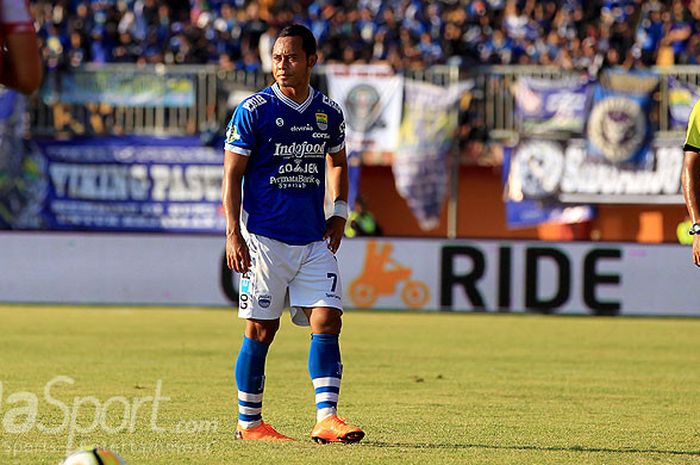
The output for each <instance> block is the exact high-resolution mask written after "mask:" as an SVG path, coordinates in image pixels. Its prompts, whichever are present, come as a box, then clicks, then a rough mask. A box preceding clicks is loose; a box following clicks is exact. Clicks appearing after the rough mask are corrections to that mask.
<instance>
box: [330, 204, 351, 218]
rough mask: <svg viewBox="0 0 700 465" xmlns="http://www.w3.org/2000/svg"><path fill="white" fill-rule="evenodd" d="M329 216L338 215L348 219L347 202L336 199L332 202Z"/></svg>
mask: <svg viewBox="0 0 700 465" xmlns="http://www.w3.org/2000/svg"><path fill="white" fill-rule="evenodd" d="M331 216H339V217H341V218H342V219H344V220H347V219H348V203H347V202H346V201H345V200H336V201H335V203H334V204H333V213H332V214H331Z"/></svg>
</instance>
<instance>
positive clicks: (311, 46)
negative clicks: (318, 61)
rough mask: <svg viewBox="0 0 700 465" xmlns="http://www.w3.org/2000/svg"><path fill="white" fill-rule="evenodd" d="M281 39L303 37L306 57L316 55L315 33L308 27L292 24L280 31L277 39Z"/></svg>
mask: <svg viewBox="0 0 700 465" xmlns="http://www.w3.org/2000/svg"><path fill="white" fill-rule="evenodd" d="M281 37H301V42H302V46H301V47H302V48H303V49H304V52H306V56H307V57H309V56H311V55H314V54H315V53H316V38H315V37H314V34H313V32H311V31H310V30H309V28H307V27H306V26H302V25H301V24H290V25H289V26H286V27H285V28H284V29H282V30H281V31H280V33H279V35H278V36H277V38H278V39H279V38H281Z"/></svg>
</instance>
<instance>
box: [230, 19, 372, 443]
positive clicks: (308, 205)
mask: <svg viewBox="0 0 700 465" xmlns="http://www.w3.org/2000/svg"><path fill="white" fill-rule="evenodd" d="M316 60H317V56H316V40H315V39H314V36H313V34H312V33H311V31H309V30H308V29H307V28H306V27H304V26H300V25H291V26H288V27H285V28H284V29H283V30H282V31H281V32H280V34H279V36H278V38H277V40H276V41H275V43H274V46H273V49H272V65H273V69H272V75H273V77H274V78H275V83H274V84H273V85H272V86H271V87H268V88H266V89H264V90H262V91H261V92H258V93H257V94H254V95H252V96H250V97H248V98H247V99H245V100H244V101H243V102H241V104H240V105H238V107H237V108H236V111H235V112H234V114H233V118H232V119H231V122H230V123H229V125H228V129H227V133H226V143H225V159H224V180H223V193H222V194H223V206H224V212H225V215H226V259H227V261H228V266H229V267H230V268H231V269H233V270H235V271H237V272H239V273H242V275H241V281H240V301H239V317H241V318H245V319H246V320H247V321H246V327H245V335H244V338H243V345H242V346H241V349H240V351H239V353H238V359H237V361H236V370H235V374H236V384H237V385H238V426H237V428H236V437H238V438H241V439H254V440H255V439H257V440H289V439H290V438H288V437H286V436H284V435H282V434H280V433H278V432H277V431H275V429H274V428H272V426H270V425H269V424H267V423H265V422H264V421H263V419H262V414H261V412H262V399H263V389H264V385H265V357H266V355H267V351H268V348H269V347H270V344H271V343H272V341H273V339H274V337H275V333H276V332H277V330H278V328H279V325H280V317H281V315H282V311H283V309H284V308H285V307H286V306H287V300H288V303H289V306H290V307H291V309H290V312H291V317H292V321H293V322H294V323H295V324H297V325H300V326H308V325H310V326H311V333H312V334H311V347H310V350H309V374H310V375H311V380H312V383H313V387H314V389H315V392H316V407H317V415H316V426H315V427H314V428H313V430H312V432H311V436H312V438H313V439H314V440H316V441H317V442H321V443H325V442H357V441H360V440H361V439H362V438H363V437H364V432H363V431H362V430H361V429H360V428H357V427H355V426H352V425H349V424H347V423H346V421H345V420H344V419H342V418H340V417H339V416H338V414H337V409H336V407H337V404H338V393H339V391H340V380H341V375H342V364H341V361H340V349H339V346H338V335H339V334H340V328H341V316H342V309H343V307H342V302H341V295H342V287H341V283H340V275H339V273H338V264H337V261H336V258H335V255H334V254H335V252H336V251H337V250H338V247H339V246H340V241H341V239H342V237H343V230H344V228H345V221H346V219H347V215H348V206H347V195H348V175H347V161H346V155H345V141H344V140H345V122H344V119H343V114H342V111H341V109H340V107H339V106H338V105H337V104H336V103H335V102H333V101H332V100H331V99H329V98H328V97H326V96H325V95H323V94H321V93H320V92H318V91H316V90H315V89H313V88H312V87H311V86H310V85H309V83H310V77H311V70H312V68H313V67H314V65H315V64H316ZM326 168H328V180H329V187H330V190H331V194H332V198H333V199H334V201H335V203H334V210H333V215H332V216H331V217H330V218H329V219H327V220H326V218H325V214H324V208H323V207H324V196H325V174H326Z"/></svg>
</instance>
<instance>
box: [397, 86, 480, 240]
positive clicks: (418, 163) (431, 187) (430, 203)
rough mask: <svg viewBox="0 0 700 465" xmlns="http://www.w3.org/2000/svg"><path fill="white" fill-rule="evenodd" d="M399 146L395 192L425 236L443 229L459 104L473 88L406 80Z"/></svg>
mask: <svg viewBox="0 0 700 465" xmlns="http://www.w3.org/2000/svg"><path fill="white" fill-rule="evenodd" d="M404 86H405V87H404V89H405V94H406V95H405V99H404V107H403V120H402V122H401V130H400V141H399V144H398V149H397V151H396V154H395V155H394V158H393V163H392V170H393V173H394V179H395V182H396V190H397V191H398V193H399V194H400V195H401V197H403V198H404V199H405V200H406V202H407V203H408V205H409V207H410V208H411V210H412V211H413V215H414V216H415V217H416V219H417V220H418V224H419V226H420V227H421V229H423V230H424V231H427V230H430V229H434V228H436V227H437V226H438V224H439V223H440V213H441V210H442V206H443V203H444V200H445V194H446V192H447V184H448V179H449V176H448V155H449V152H450V149H451V148H452V145H453V142H454V136H455V130H456V129H457V107H456V103H457V101H458V100H459V98H460V95H461V93H462V92H463V91H464V90H467V89H468V88H470V87H471V83H464V84H463V85H460V86H457V85H455V86H453V87H451V88H444V87H439V86H436V85H433V84H428V83H425V82H417V81H410V80H406V81H405V83H404Z"/></svg>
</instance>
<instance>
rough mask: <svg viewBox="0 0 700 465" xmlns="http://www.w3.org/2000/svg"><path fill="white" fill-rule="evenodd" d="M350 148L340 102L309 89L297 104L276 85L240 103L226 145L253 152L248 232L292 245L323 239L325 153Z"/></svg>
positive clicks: (246, 185) (247, 179)
mask: <svg viewBox="0 0 700 465" xmlns="http://www.w3.org/2000/svg"><path fill="white" fill-rule="evenodd" d="M344 147H345V122H344V119H343V112H342V110H341V109H340V107H339V106H338V104H337V103H335V102H334V101H332V100H331V99H330V98H328V97H326V96H325V95H323V94H322V93H320V92H318V91H315V90H314V89H313V88H310V89H309V97H308V98H307V99H306V101H304V102H303V103H297V102H295V101H293V100H292V99H290V98H289V97H287V96H285V95H284V94H282V91H281V90H280V89H279V87H278V86H277V84H273V85H272V86H270V87H268V88H267V89H264V90H263V91H261V92H258V93H257V94H254V95H251V96H250V97H248V98H247V99H245V100H244V101H243V102H241V104H240V105H238V107H237V108H236V111H235V112H234V113H233V117H232V118H231V122H230V123H229V125H228V129H227V131H226V143H225V149H226V150H228V151H230V152H233V153H237V154H239V155H243V156H247V157H249V160H248V166H247V168H246V172H245V175H244V177H243V205H242V208H243V212H242V219H243V222H244V224H245V227H246V229H247V230H248V231H250V232H252V233H255V234H259V235H261V236H265V237H269V238H272V239H275V240H278V241H281V242H285V243H287V244H291V245H305V244H309V243H311V242H314V241H319V240H321V239H322V238H323V233H324V231H325V229H326V218H325V213H324V209H323V205H324V196H325V188H326V184H325V172H326V153H337V152H339V151H340V150H342V149H343V148H344Z"/></svg>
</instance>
